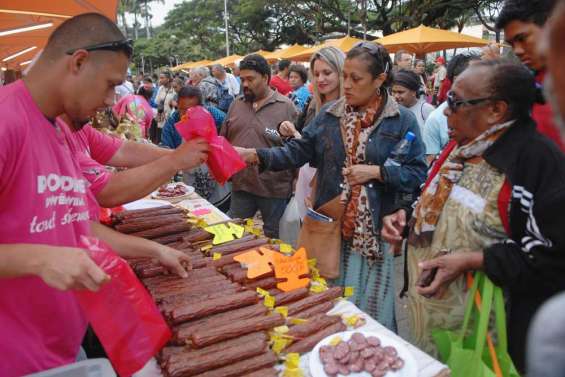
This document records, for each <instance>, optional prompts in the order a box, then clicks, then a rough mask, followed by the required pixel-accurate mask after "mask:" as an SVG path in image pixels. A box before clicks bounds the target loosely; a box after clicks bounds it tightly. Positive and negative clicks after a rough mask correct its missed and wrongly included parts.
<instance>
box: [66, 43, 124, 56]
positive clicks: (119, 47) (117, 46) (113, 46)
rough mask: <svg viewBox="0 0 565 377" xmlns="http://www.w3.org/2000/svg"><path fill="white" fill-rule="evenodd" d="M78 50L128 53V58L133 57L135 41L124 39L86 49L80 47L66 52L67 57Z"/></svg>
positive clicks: (86, 47)
mask: <svg viewBox="0 0 565 377" xmlns="http://www.w3.org/2000/svg"><path fill="white" fill-rule="evenodd" d="M78 50H86V51H99V50H109V51H123V52H125V53H126V55H127V56H128V58H130V57H131V56H132V55H133V40H131V39H123V40H121V41H114V42H104V43H98V44H94V45H90V46H85V47H78V48H73V49H70V50H67V51H66V54H67V55H72V54H74V53H75V52H77V51H78Z"/></svg>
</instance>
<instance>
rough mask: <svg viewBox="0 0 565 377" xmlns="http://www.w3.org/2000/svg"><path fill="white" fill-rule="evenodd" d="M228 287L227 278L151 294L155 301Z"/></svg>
mask: <svg viewBox="0 0 565 377" xmlns="http://www.w3.org/2000/svg"><path fill="white" fill-rule="evenodd" d="M229 287H233V283H230V282H229V280H222V281H216V282H211V283H209V284H206V285H202V284H196V285H194V286H186V287H179V288H175V289H171V290H169V291H161V292H160V293H159V294H152V296H153V298H154V299H155V301H157V302H161V301H163V300H165V299H166V298H167V297H171V296H176V295H181V294H204V293H208V292H214V291H217V290H222V289H225V288H229ZM251 293H253V292H251Z"/></svg>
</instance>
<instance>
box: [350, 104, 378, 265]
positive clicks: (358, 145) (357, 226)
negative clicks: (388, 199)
mask: <svg viewBox="0 0 565 377" xmlns="http://www.w3.org/2000/svg"><path fill="white" fill-rule="evenodd" d="M381 99H382V101H383V103H386V99H387V98H386V95H385V96H383V97H381V98H377V99H375V100H374V101H373V102H372V103H370V104H369V106H368V108H367V109H366V110H365V111H362V112H358V111H356V110H354V109H353V108H352V107H351V106H349V105H347V106H346V108H345V114H344V115H343V117H342V118H341V127H342V131H343V135H344V137H345V140H344V141H343V142H344V144H345V150H346V157H345V167H347V168H348V167H351V166H353V165H357V164H364V163H365V160H366V156H365V151H366V148H367V141H368V139H369V136H370V135H371V133H373V131H374V130H375V129H376V128H377V127H378V125H379V124H380V121H381V119H380V118H382V113H383V111H380V113H379V110H381V108H382V107H384V106H380V105H381ZM377 117H379V119H378V121H375V120H377ZM341 201H342V203H343V204H345V213H344V215H343V223H342V228H341V232H342V235H343V238H344V239H345V240H351V242H352V249H353V250H354V251H355V252H359V253H361V255H363V256H365V257H367V258H368V259H369V262H370V263H373V262H375V261H376V260H377V259H382V254H381V252H380V248H379V242H378V239H377V237H375V236H374V234H373V217H372V215H371V211H370V207H369V197H368V196H367V189H366V188H365V186H364V185H356V186H351V185H350V184H349V183H348V182H347V180H344V184H343V192H342V194H341Z"/></svg>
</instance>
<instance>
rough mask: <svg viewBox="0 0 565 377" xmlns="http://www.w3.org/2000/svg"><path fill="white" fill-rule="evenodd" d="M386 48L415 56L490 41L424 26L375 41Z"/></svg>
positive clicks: (476, 45)
mask: <svg viewBox="0 0 565 377" xmlns="http://www.w3.org/2000/svg"><path fill="white" fill-rule="evenodd" d="M376 42H377V43H380V44H382V45H383V46H385V47H386V49H387V50H388V52H396V51H398V50H401V49H402V50H406V51H408V52H411V53H414V54H416V55H424V54H426V53H428V52H434V51H441V50H448V49H451V48H463V47H480V46H486V45H488V44H489V43H491V42H490V41H487V40H485V39H481V38H475V37H471V36H470V35H465V34H460V33H454V32H452V31H448V30H442V29H434V28H431V27H427V26H424V25H420V26H418V27H417V28H414V29H409V30H405V31H401V32H399V33H395V34H391V35H387V36H386V37H383V38H381V39H378V40H377V41H376Z"/></svg>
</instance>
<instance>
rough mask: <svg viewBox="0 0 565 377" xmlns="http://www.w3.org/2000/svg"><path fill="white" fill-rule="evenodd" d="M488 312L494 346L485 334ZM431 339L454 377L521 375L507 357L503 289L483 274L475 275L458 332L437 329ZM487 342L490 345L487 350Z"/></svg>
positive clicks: (508, 356)
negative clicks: (494, 338)
mask: <svg viewBox="0 0 565 377" xmlns="http://www.w3.org/2000/svg"><path fill="white" fill-rule="evenodd" d="M477 292H479V293H480V299H479V300H480V310H479V309H478V307H479V305H478V301H477V302H476V300H477ZM493 306H494V307H493ZM491 312H494V316H495V330H496V340H497V341H496V344H495V345H494V344H493V342H492V340H491V337H490V336H489V332H488V325H489V318H490V314H491ZM432 336H433V338H434V341H435V343H436V345H437V348H438V351H439V354H440V358H441V360H442V361H443V362H444V363H446V364H447V365H448V366H449V368H450V369H451V373H452V376H453V377H519V376H520V375H519V373H518V372H517V370H516V368H515V367H514V364H513V362H512V359H511V358H510V355H509V354H508V338H507V335H506V312H505V309H504V297H503V294H502V289H501V288H500V287H496V286H495V285H494V284H493V283H492V282H491V281H490V280H489V279H488V278H487V277H486V276H485V275H484V273H482V272H476V273H475V279H474V281H473V285H472V286H471V289H470V290H469V294H468V296H467V304H466V309H465V317H464V319H463V326H462V328H461V330H460V331H458V332H455V331H448V330H441V329H436V330H434V331H433V332H432ZM487 342H491V345H492V348H491V349H490V350H489V347H488V345H487V344H488V343H487ZM493 356H494V359H495V360H493Z"/></svg>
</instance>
